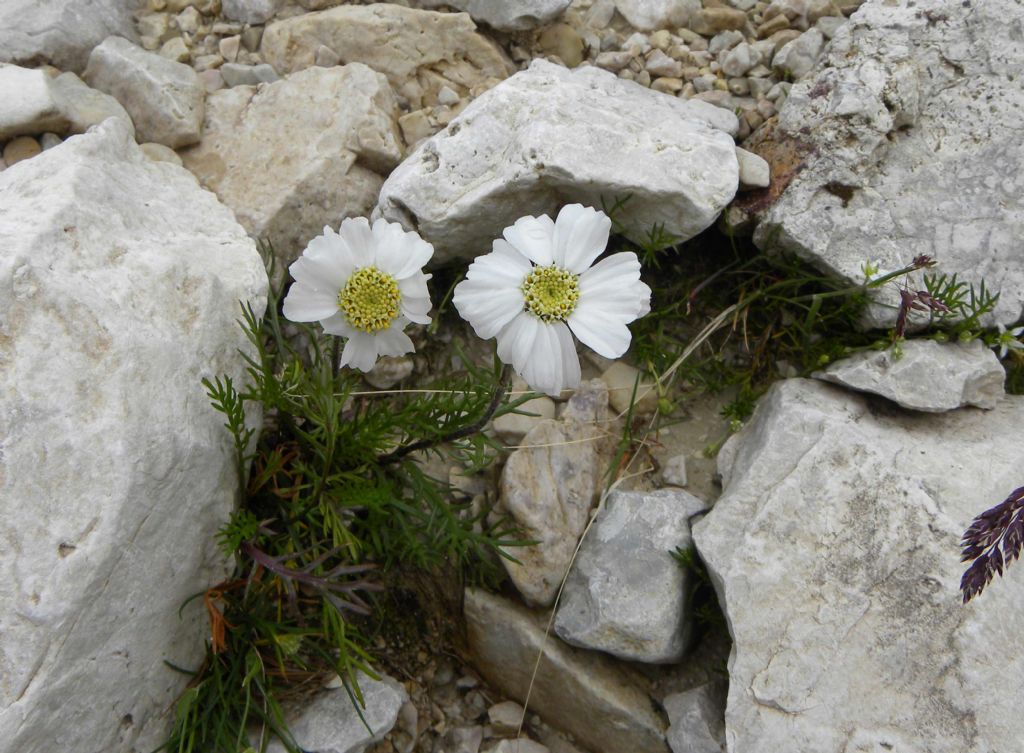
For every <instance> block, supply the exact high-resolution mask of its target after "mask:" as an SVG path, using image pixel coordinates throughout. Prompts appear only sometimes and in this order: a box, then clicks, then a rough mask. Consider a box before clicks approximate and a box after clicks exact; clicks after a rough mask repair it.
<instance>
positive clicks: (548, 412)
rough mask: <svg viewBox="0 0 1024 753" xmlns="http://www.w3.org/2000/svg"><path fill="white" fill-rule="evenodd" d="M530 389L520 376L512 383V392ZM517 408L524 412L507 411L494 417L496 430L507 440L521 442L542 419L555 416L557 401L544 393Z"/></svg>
mask: <svg viewBox="0 0 1024 753" xmlns="http://www.w3.org/2000/svg"><path fill="white" fill-rule="evenodd" d="M529 391H530V386H529V385H528V384H527V383H526V382H525V381H523V380H522V379H521V378H520V377H516V378H515V380H514V381H513V384H512V394H513V395H515V394H517V393H520V394H521V393H523V392H529ZM517 410H520V411H522V413H506V414H504V415H503V416H498V417H497V418H496V419H494V422H493V425H494V431H495V432H497V434H498V436H499V437H501V438H502V439H503V440H505V441H506V442H513V443H516V442H519V441H520V440H522V438H523V437H524V436H526V435H527V434H528V433H529V432H530V430H531V429H532V428H533V427H534V426H536V425H537V424H539V423H540V422H541V421H544V420H545V419H551V418H554V417H555V401H554V400H552V399H551V398H550V397H548V396H547V395H543V396H541V397H535V398H533V399H532V400H527V401H526V402H525V403H523V404H522V405H520V406H519V408H517ZM526 414H532V415H526Z"/></svg>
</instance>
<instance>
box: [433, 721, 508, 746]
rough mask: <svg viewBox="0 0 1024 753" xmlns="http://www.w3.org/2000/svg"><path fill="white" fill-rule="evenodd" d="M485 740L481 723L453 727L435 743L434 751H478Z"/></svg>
mask: <svg viewBox="0 0 1024 753" xmlns="http://www.w3.org/2000/svg"><path fill="white" fill-rule="evenodd" d="M483 741H484V728H483V727H481V726H479V725H474V726H472V727H452V728H450V729H449V730H448V731H447V732H445V733H444V734H443V735H442V736H441V738H440V739H439V740H438V741H437V742H436V743H435V744H434V753H478V751H479V750H480V744H481V743H482V742H483ZM523 753H526V751H525V750H524V751H523Z"/></svg>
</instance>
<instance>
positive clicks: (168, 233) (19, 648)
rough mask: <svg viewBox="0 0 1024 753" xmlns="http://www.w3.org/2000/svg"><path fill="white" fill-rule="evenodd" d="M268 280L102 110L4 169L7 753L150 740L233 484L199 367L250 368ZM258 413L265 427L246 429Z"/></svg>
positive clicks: (214, 206) (0, 351) (2, 533)
mask: <svg viewBox="0 0 1024 753" xmlns="http://www.w3.org/2000/svg"><path fill="white" fill-rule="evenodd" d="M266 285H267V281H266V272H265V271H264V269H263V265H262V262H261V261H260V258H259V256H258V254H257V253H256V250H255V248H254V244H253V242H252V241H251V240H250V239H249V238H247V237H246V235H245V231H244V230H243V229H242V228H241V227H240V226H239V225H238V224H237V223H236V222H235V220H234V218H233V217H232V216H231V212H230V210H228V209H227V208H226V207H224V206H223V205H221V204H220V203H219V202H217V200H216V198H215V197H214V196H213V195H212V194H210V193H208V192H206V191H203V190H201V189H200V188H199V186H198V185H197V184H196V181H195V179H194V178H193V177H192V176H191V175H189V174H188V173H187V172H186V171H185V170H183V169H182V168H180V167H177V166H174V165H170V164H167V163H155V162H151V161H150V160H149V159H147V158H146V157H145V155H144V154H143V153H142V151H141V150H140V149H139V148H138V147H137V146H136V145H135V143H134V140H133V139H132V134H131V130H130V128H129V126H128V125H126V124H125V123H124V122H122V121H119V120H116V119H111V120H108V121H107V122H105V123H104V124H103V125H101V126H99V127H98V128H97V129H95V130H93V131H92V132H90V133H88V134H85V135H83V136H75V137H73V138H70V139H68V140H67V141H65V142H64V143H63V144H61V145H59V146H56V147H54V148H53V149H50V150H48V151H46V152H44V153H42V154H40V155H39V156H37V157H34V158H33V159H31V160H27V161H25V162H23V163H19V164H17V165H15V166H13V167H11V168H9V169H7V170H6V171H4V172H3V174H2V175H0V311H3V316H2V318H0V370H2V371H3V374H4V378H3V380H2V382H0V635H2V636H3V640H0V740H2V741H3V742H2V743H0V749H3V750H5V751H12V752H13V751H18V752H19V753H46V752H48V751H60V750H83V751H86V750H87V751H104V752H105V753H108V752H109V753H120V752H121V751H124V752H125V753H127V751H133V750H147V751H148V750H153V749H154V748H155V747H156V746H157V745H159V743H160V742H161V740H162V738H163V737H164V736H165V735H166V733H167V731H168V725H169V722H170V717H169V716H168V713H167V712H168V709H169V708H170V707H171V706H172V704H173V703H174V700H175V698H176V697H177V695H178V694H179V693H180V692H181V690H182V689H183V688H184V686H185V681H186V679H187V678H185V677H183V676H182V675H181V674H179V673H176V672H174V671H172V670H171V669H169V668H168V667H167V666H166V665H165V664H164V662H165V661H169V662H172V663H173V664H175V665H178V666H182V667H196V666H197V665H198V663H199V661H200V660H201V659H202V656H203V651H204V649H203V646H204V635H205V636H207V637H208V635H209V633H208V631H209V625H208V623H207V620H206V616H205V614H204V611H203V608H202V605H201V602H197V601H193V602H192V603H191V604H190V605H189V606H188V607H186V608H185V609H184V611H183V612H182V613H181V614H180V615H179V611H178V610H179V608H180V607H181V606H182V604H183V603H184V602H185V600H186V599H188V598H189V597H190V596H192V595H194V594H195V593H197V592H199V591H202V590H203V589H205V588H207V587H209V586H211V585H213V584H215V583H217V582H219V581H220V580H221V579H223V578H224V577H225V576H226V575H227V573H228V572H229V563H228V562H227V561H226V560H225V558H224V557H223V555H222V554H220V553H219V552H218V550H217V546H216V543H215V540H214V538H215V534H216V531H217V529H218V528H219V527H220V526H221V525H222V524H223V523H224V521H225V520H226V519H227V517H228V515H229V513H230V511H231V509H232V507H233V505H234V504H235V501H236V498H237V493H238V479H237V477H236V468H235V458H234V451H233V446H232V441H231V438H230V436H229V435H228V434H227V432H226V430H225V429H224V427H223V423H224V420H223V416H221V415H220V414H218V413H216V412H215V411H214V410H213V408H212V407H211V406H210V404H209V401H208V399H207V397H206V395H205V391H204V389H203V387H202V385H201V384H200V380H201V378H202V377H213V376H215V375H218V374H228V375H230V376H232V377H233V378H234V379H235V380H236V383H240V382H241V381H242V380H243V378H244V368H243V367H244V362H243V361H242V359H241V356H240V355H239V352H238V349H239V348H246V347H247V343H246V339H245V337H244V334H243V332H242V331H241V329H240V328H239V327H238V325H237V323H236V321H235V320H236V319H237V318H238V315H239V308H238V307H239V302H240V301H242V302H248V303H250V304H251V305H252V306H253V308H254V310H255V311H256V313H257V314H260V313H262V311H263V308H264V306H265V301H266ZM252 418H253V419H256V418H257V417H256V416H253V417H252Z"/></svg>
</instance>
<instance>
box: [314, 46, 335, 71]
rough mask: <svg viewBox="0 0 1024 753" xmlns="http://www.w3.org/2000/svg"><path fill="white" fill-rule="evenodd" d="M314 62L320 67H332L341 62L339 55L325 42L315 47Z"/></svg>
mask: <svg viewBox="0 0 1024 753" xmlns="http://www.w3.org/2000/svg"><path fill="white" fill-rule="evenodd" d="M314 64H315V65H317V66H319V67H320V68H333V67H334V66H336V65H340V64H341V57H340V56H339V55H338V53H336V52H335V51H334V50H332V49H331V48H330V47H328V46H327V45H325V44H322V45H320V46H319V47H317V48H316V59H315V60H314Z"/></svg>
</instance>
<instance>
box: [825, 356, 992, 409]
mask: <svg viewBox="0 0 1024 753" xmlns="http://www.w3.org/2000/svg"><path fill="white" fill-rule="evenodd" d="M900 347H901V350H902V355H901V356H900V357H899V358H896V357H895V356H894V354H893V351H892V349H891V348H888V349H886V350H882V351H865V352H863V353H857V354H856V355H853V356H851V357H849V358H844V359H842V360H841V361H836V362H835V363H833V364H830V365H829V366H828V368H826V369H824V370H822V371H820V372H818V373H816V374H815V375H814V376H815V377H817V378H818V379H822V380H824V381H826V382H833V383H835V384H840V385H842V386H844V387H849V388H850V389H854V390H858V391H860V392H871V393H874V394H876V395H881V396H882V397H885V398H888V399H889V400H892V401H893V402H894V403H897V404H899V405H902V406H903V407H904V408H909V409H910V410H919V411H926V412H928V413H938V412H941V411H947V410H953V409H954V408H961V407H963V406H965V405H973V406H976V407H978V408H987V409H992V408H995V407H996V405H997V404H998V402H999V400H1000V399H1001V398H1002V397H1003V395H1004V394H1005V391H1004V389H1003V382H1004V380H1005V379H1006V372H1005V371H1004V370H1003V366H1002V364H1000V363H999V359H998V358H997V357H996V354H995V353H994V352H992V350H990V349H989V348H987V347H985V344H984V343H982V342H981V341H980V340H972V341H971V342H969V343H945V344H942V343H937V342H935V341H934V340H908V341H907V342H904V343H903V344H902V345H901V346H900Z"/></svg>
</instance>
